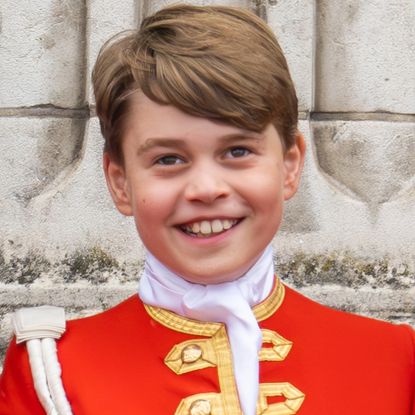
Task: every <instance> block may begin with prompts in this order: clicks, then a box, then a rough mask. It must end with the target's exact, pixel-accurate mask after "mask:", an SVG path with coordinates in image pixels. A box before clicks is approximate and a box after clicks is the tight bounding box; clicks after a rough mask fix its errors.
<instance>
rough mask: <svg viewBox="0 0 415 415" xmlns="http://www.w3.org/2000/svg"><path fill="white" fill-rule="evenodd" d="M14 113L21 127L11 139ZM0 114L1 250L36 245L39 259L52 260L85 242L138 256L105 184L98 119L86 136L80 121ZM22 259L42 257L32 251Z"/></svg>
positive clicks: (21, 250) (20, 251) (129, 226)
mask: <svg viewBox="0 0 415 415" xmlns="http://www.w3.org/2000/svg"><path fill="white" fill-rule="evenodd" d="M16 120H18V122H19V123H20V124H18V125H20V134H19V135H18V137H17V138H14V140H13V141H11V140H10V138H9V137H15V136H16V130H17V129H16V124H15V123H16ZM2 121H3V123H4V128H2V129H1V131H2V134H3V137H2V140H1V142H0V143H1V146H2V152H1V157H2V158H3V160H2V165H3V166H7V168H5V169H3V170H1V172H0V175H1V176H2V177H1V180H3V183H6V185H5V186H2V194H1V196H0V200H1V202H0V203H1V217H0V223H1V228H2V232H1V241H0V242H1V244H2V247H3V251H4V254H5V255H6V256H9V253H10V255H13V254H15V255H18V256H20V255H22V256H24V257H27V254H28V252H29V253H30V252H34V254H35V256H36V258H38V256H39V255H40V258H43V257H45V258H46V259H47V260H54V259H55V258H56V257H63V256H64V255H65V254H67V255H71V254H72V253H73V252H74V251H77V250H81V249H83V248H85V249H92V248H97V249H98V248H99V249H103V250H105V251H107V250H108V249H109V251H110V252H111V253H112V255H115V253H114V252H116V254H117V255H115V256H116V257H117V258H122V257H123V256H124V255H127V254H130V255H131V256H132V257H133V258H135V257H137V256H139V255H138V254H137V251H138V250H139V242H138V238H137V236H136V232H135V227H134V225H133V222H132V221H131V220H129V219H126V218H124V217H123V216H122V215H120V214H119V213H118V212H117V211H116V209H115V208H114V206H113V203H112V201H111V198H110V196H109V193H108V191H107V189H106V185H105V179H104V175H103V172H102V147H103V142H102V137H101V135H100V131H99V126H98V121H97V119H96V118H93V119H92V120H91V121H90V123H89V124H88V127H87V131H86V134H85V137H84V135H83V130H82V129H81V128H80V127H77V125H76V122H79V120H77V121H72V120H64V119H60V120H59V121H51V120H47V119H41V120H35V119H20V118H18V119H10V120H9V119H3V120H2ZM74 123H75V124H74ZM81 132H82V134H81ZM79 136H80V138H79ZM39 137H40V138H39ZM63 137H65V138H63ZM80 139H81V143H82V147H81V145H80V142H79V140H80ZM10 172H13V173H12V174H10ZM117 249H118V251H117ZM27 258H28V261H29V262H30V263H34V264H35V263H38V262H39V261H38V259H39V258H38V259H36V260H34V258H33V255H29V257H27ZM33 261H34V262H33ZM41 262H42V263H44V261H43V260H42V261H41Z"/></svg>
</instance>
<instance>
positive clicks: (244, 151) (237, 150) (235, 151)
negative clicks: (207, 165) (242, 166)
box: [227, 147, 251, 158]
mask: <svg viewBox="0 0 415 415" xmlns="http://www.w3.org/2000/svg"><path fill="white" fill-rule="evenodd" d="M249 154H251V150H249V149H248V148H246V147H232V148H231V149H229V150H228V151H227V155H228V156H229V157H231V158H240V157H246V156H248V155H249Z"/></svg>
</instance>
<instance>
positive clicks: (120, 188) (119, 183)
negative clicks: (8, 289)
mask: <svg viewBox="0 0 415 415" xmlns="http://www.w3.org/2000/svg"><path fill="white" fill-rule="evenodd" d="M103 168H104V173H105V179H106V181H107V186H108V190H109V192H110V194H111V197H112V200H113V201H114V204H115V206H116V207H117V209H118V210H119V211H120V212H121V213H122V214H123V215H125V216H132V215H133V211H132V207H131V198H130V193H129V191H128V183H127V177H126V174H125V169H124V167H123V166H122V165H121V164H120V163H117V162H115V161H114V160H112V159H111V158H110V156H109V155H108V153H104V156H103Z"/></svg>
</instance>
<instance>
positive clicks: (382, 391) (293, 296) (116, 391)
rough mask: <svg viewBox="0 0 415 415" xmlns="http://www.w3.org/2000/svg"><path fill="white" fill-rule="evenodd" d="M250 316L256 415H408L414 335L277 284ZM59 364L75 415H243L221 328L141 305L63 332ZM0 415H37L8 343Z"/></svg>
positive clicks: (25, 374) (23, 370)
mask: <svg viewBox="0 0 415 415" xmlns="http://www.w3.org/2000/svg"><path fill="white" fill-rule="evenodd" d="M284 292H285V295H284ZM255 314H256V316H257V318H258V320H259V321H260V323H259V324H260V327H261V328H262V329H264V331H263V333H264V348H263V350H262V351H261V353H260V360H261V363H260V390H261V396H260V399H259V406H258V412H257V413H258V414H264V415H266V414H270V415H272V414H280V415H285V414H296V413H298V414H299V415H334V414H335V415H351V414H353V415H372V414H373V415H415V403H414V390H415V363H414V359H415V345H414V343H415V339H414V332H413V330H412V329H411V328H410V327H409V326H405V325H401V326H396V325H393V324H390V323H385V322H381V321H376V320H372V319H368V318H364V317H360V316H356V315H352V314H348V313H344V312H340V311H335V310H332V309H330V308H328V307H325V306H322V305H319V304H317V303H315V302H314V301H311V300H309V299H307V298H305V297H304V296H302V295H301V294H299V293H297V292H295V291H293V290H291V289H290V288H287V287H285V289H284V286H283V285H282V284H280V283H279V284H277V287H276V288H275V289H274V291H273V293H272V294H271V295H270V297H269V298H268V299H267V300H265V301H264V302H263V303H261V304H260V305H259V306H257V307H256V308H255ZM265 342H266V343H265ZM58 353H59V360H60V362H61V365H62V370H63V375H62V377H63V383H64V387H65V390H66V392H67V396H68V400H69V402H70V403H71V406H72V410H73V413H74V415H118V414H122V415H137V414H151V415H168V414H175V413H176V414H178V415H181V414H193V413H203V412H197V411H192V408H193V409H195V405H196V406H197V405H198V402H199V403H200V402H208V403H209V405H210V407H211V414H212V415H216V414H220V415H238V414H240V413H241V412H240V409H239V401H238V397H237V393H236V388H235V382H234V378H233V373H232V362H231V354H230V349H229V342H228V339H227V336H226V330H225V329H224V327H223V325H222V324H219V323H201V322H196V321H192V320H188V319H185V318H182V317H180V316H177V315H175V314H173V313H171V312H168V311H166V310H161V309H157V308H149V307H145V306H144V305H143V304H142V303H141V302H140V300H139V298H138V296H137V295H135V296H133V297H131V298H129V299H128V300H126V301H124V302H123V303H121V304H119V305H118V306H116V307H114V308H112V309H110V310H107V311H105V312H103V313H101V314H98V315H95V316H92V317H88V318H83V319H79V320H74V321H69V322H68V324H67V331H66V333H65V334H64V336H63V337H62V339H61V340H59V341H58ZM195 395H196V396H195ZM195 401H198V402H196V403H195ZM0 415H44V411H43V409H42V407H41V406H40V404H39V401H38V399H37V396H36V393H35V391H34V388H33V382H32V378H31V374H30V369H29V363H28V357H27V353H26V347H25V345H23V344H22V345H16V344H15V341H13V342H12V343H11V345H10V348H9V350H8V352H7V356H6V360H5V365H4V371H3V374H2V375H1V378H0Z"/></svg>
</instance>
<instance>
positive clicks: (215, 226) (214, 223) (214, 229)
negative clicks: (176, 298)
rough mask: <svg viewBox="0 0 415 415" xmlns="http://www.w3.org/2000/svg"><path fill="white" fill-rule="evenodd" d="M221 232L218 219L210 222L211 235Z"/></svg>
mask: <svg viewBox="0 0 415 415" xmlns="http://www.w3.org/2000/svg"><path fill="white" fill-rule="evenodd" d="M222 231H223V226H222V221H220V220H219V219H215V220H214V221H212V232H213V233H219V232H222Z"/></svg>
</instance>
